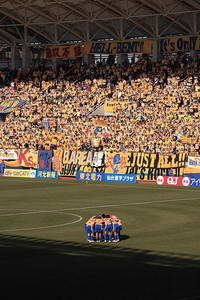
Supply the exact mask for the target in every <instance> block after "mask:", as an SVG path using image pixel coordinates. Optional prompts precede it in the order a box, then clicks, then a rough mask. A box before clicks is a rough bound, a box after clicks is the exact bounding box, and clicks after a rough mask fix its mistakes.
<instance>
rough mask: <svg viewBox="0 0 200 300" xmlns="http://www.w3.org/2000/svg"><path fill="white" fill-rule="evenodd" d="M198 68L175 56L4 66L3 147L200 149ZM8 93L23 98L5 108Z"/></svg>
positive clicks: (198, 64)
mask: <svg viewBox="0 0 200 300" xmlns="http://www.w3.org/2000/svg"><path fill="white" fill-rule="evenodd" d="M199 68H200V61H196V62H192V61H190V62H188V60H185V59H184V57H183V56H176V57H173V56H172V57H169V58H168V59H167V60H163V61H162V62H161V63H159V64H158V63H152V62H151V61H150V59H147V58H144V57H141V58H140V59H139V60H138V61H137V63H134V64H128V65H126V66H117V65H109V64H106V63H100V64H97V65H92V66H83V65H80V64H78V63H77V64H73V65H69V66H67V67H64V66H60V67H59V68H58V71H57V72H54V71H52V70H51V69H44V68H42V67H41V68H39V69H37V70H36V69H35V70H27V71H26V72H23V73H22V72H21V71H19V72H18V73H16V74H11V73H9V74H6V73H1V75H0V76H1V83H2V88H1V90H0V97H1V107H0V108H1V111H3V110H4V115H6V118H5V120H4V121H1V127H0V137H1V139H0V149H14V148H27V147H29V148H31V149H55V148H63V149H79V150H91V149H93V148H95V149H97V148H99V149H102V148H103V149H104V150H105V151H135V152H137V151H142V152H158V153H178V152H186V153H191V152H192V153H193V152H199V150H200V139H199V132H200V122H199V116H200V76H199ZM4 84H6V85H7V86H4ZM13 99H15V100H18V101H19V100H21V99H24V100H26V101H25V102H24V103H23V105H21V106H20V107H15V108H14V109H13V111H11V112H10V113H6V114H5V112H6V105H7V108H9V109H10V107H9V105H10V106H12V103H13ZM97 107H98V108H99V107H100V108H102V110H101V113H99V114H98V116H97V115H95V113H94V112H95V108H97ZM11 110H12V109H11ZM106 111H107V112H109V116H106V114H105V112H106Z"/></svg>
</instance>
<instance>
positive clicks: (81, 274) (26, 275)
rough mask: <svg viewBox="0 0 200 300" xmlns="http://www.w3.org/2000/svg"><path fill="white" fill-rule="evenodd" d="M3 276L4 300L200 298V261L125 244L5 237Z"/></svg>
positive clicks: (0, 243) (0, 247)
mask: <svg viewBox="0 0 200 300" xmlns="http://www.w3.org/2000/svg"><path fill="white" fill-rule="evenodd" d="M123 237H124V238H129V236H126V235H123ZM0 270H1V272H0V274H1V275H0V277H1V278H0V283H1V292H2V293H3V290H4V289H5V290H6V297H3V298H2V299H15V298H19V299H27V300H30V299H37V300H40V299H42V300H46V299H48V300H49V299H52V300H57V299H58V300H65V299H66V300H67V299H70V300H71V299H74V300H77V299H95V300H97V299H99V300H100V299H101V300H102V299H111V300H112V299H122V300H124V299H125V300H126V299H129V300H132V299H133V300H165V299H167V300H182V299H184V298H185V299H189V297H191V296H193V297H194V296H195V297H197V295H200V291H199V278H200V255H199V256H192V255H187V254H182V253H180V254H174V253H170V252H157V251H150V250H141V249H132V248H131V249H130V248H123V247H121V245H120V243H118V244H112V243H108V244H107V243H104V244H96V243H92V244H88V243H75V242H70V241H67V242H66V241H53V240H48V239H37V238H29V237H22V236H13V235H12V236H11V235H0ZM195 299H198V298H195ZM199 299H200V297H199Z"/></svg>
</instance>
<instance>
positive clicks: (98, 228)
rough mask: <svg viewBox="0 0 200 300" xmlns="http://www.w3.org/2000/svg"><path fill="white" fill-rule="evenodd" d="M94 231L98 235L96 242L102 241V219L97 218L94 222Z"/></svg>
mask: <svg viewBox="0 0 200 300" xmlns="http://www.w3.org/2000/svg"><path fill="white" fill-rule="evenodd" d="M94 231H95V235H96V242H101V239H102V219H96V221H95V223H94Z"/></svg>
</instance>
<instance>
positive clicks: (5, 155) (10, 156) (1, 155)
mask: <svg viewBox="0 0 200 300" xmlns="http://www.w3.org/2000/svg"><path fill="white" fill-rule="evenodd" d="M0 159H2V160H16V159H18V150H4V149H0Z"/></svg>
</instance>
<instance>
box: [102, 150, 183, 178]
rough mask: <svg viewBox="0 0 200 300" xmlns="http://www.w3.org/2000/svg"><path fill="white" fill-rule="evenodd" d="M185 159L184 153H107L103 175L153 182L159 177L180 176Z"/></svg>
mask: <svg viewBox="0 0 200 300" xmlns="http://www.w3.org/2000/svg"><path fill="white" fill-rule="evenodd" d="M186 159H187V158H186V155H185V154H184V153H180V154H172V155H164V154H159V153H157V154H156V153H142V152H125V153H123V152H118V153H117V152H115V153H107V155H106V158H105V173H113V174H136V175H137V179H140V180H155V179H156V178H157V176H160V175H161V176H164V175H166V176H169V175H178V176H181V175H182V174H183V172H184V167H185V165H186Z"/></svg>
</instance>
